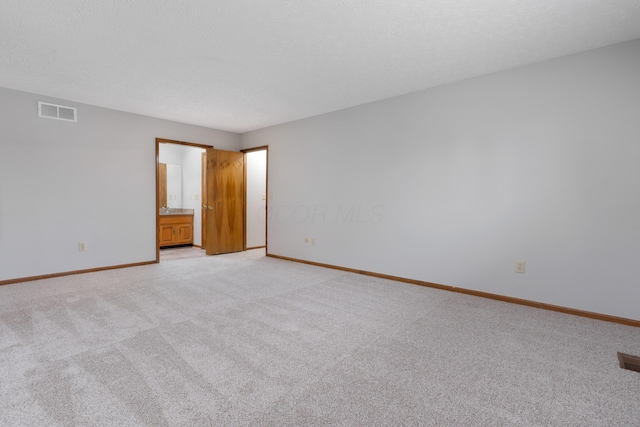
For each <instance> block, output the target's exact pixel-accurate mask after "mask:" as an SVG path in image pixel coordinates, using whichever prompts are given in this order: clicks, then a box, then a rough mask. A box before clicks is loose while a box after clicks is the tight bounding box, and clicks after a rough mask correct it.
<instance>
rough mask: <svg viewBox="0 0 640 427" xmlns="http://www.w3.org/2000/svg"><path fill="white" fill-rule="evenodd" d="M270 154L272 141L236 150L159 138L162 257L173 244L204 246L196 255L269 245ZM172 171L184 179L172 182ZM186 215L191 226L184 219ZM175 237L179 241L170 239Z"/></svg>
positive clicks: (158, 234)
mask: <svg viewBox="0 0 640 427" xmlns="http://www.w3.org/2000/svg"><path fill="white" fill-rule="evenodd" d="M267 153H268V146H263V147H257V148H253V149H248V150H242V151H241V152H233V151H224V150H214V148H213V147H211V146H207V145H202V144H195V143H190V142H184V141H176V140H169V139H163V138H156V201H157V203H156V204H157V206H156V207H157V209H156V248H157V250H156V262H160V248H161V247H172V248H174V247H178V245H175V246H173V245H172V244H173V243H182V246H179V247H178V249H182V250H183V251H184V252H185V253H186V252H188V251H187V249H189V250H190V249H191V248H193V250H195V251H199V252H198V255H194V256H199V255H201V254H204V252H205V250H206V254H207V255H214V254H221V253H227V252H236V251H242V250H247V249H257V248H266V247H267V203H268V199H269V193H268V178H267V176H268V172H267V169H268V162H267ZM171 176H178V177H180V178H181V181H179V182H178V183H175V182H173V183H169V182H168V180H169V179H170V177H171ZM182 211H185V212H182ZM182 214H184V215H186V216H184V217H182V218H184V219H186V220H191V218H192V219H193V221H192V222H190V225H185V224H182V223H180V224H178V222H180V217H181V215H182ZM189 215H192V217H191V218H189ZM169 216H170V218H168V217H169ZM168 222H170V224H168ZM189 227H190V228H189ZM173 236H177V240H179V242H178V241H176V242H172V241H171V240H166V239H171V238H172V237H173ZM189 239H191V240H189ZM265 252H266V249H265ZM163 253H166V251H163ZM192 253H193V252H192ZM183 257H187V256H178V258H183ZM163 259H164V258H163ZM166 259H171V257H166Z"/></svg>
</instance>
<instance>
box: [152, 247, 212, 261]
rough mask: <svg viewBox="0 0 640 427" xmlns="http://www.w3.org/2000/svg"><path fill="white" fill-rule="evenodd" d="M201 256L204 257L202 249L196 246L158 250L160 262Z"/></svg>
mask: <svg viewBox="0 0 640 427" xmlns="http://www.w3.org/2000/svg"><path fill="white" fill-rule="evenodd" d="M202 256H206V254H205V251H204V249H201V248H198V247H196V246H175V247H170V248H161V249H160V262H163V261H170V260H173V259H185V258H196V257H202Z"/></svg>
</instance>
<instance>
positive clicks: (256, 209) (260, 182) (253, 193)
mask: <svg viewBox="0 0 640 427" xmlns="http://www.w3.org/2000/svg"><path fill="white" fill-rule="evenodd" d="M246 165H247V219H246V221H247V247H248V248H253V247H257V246H264V245H265V244H266V226H267V224H266V219H267V215H266V209H265V208H266V194H267V150H260V151H250V152H248V153H247V156H246Z"/></svg>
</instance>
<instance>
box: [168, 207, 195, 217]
mask: <svg viewBox="0 0 640 427" xmlns="http://www.w3.org/2000/svg"><path fill="white" fill-rule="evenodd" d="M170 215H193V209H183V208H171V209H169V211H168V212H167V211H165V210H164V209H160V216H170Z"/></svg>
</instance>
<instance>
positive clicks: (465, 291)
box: [267, 254, 640, 327]
mask: <svg viewBox="0 0 640 427" xmlns="http://www.w3.org/2000/svg"><path fill="white" fill-rule="evenodd" d="M267 256H268V257H272V258H278V259H282V260H285V261H293V262H300V263H303V264H309V265H315V266H318V267H325V268H331V269H334V270H341V271H348V272H350V273H357V274H364V275H365V276H372V277H379V278H382V279H389V280H395V281H396V282H404V283H410V284H413V285H419V286H426V287H429V288H436V289H442V290H445V291H451V292H458V293H461V294H467V295H473V296H476V297H482V298H489V299H493V300H498V301H504V302H509V303H512V304H519V305H526V306H529V307H535V308H541V309H543V310H550V311H557V312H560V313H565V314H572V315H574V316H581V317H588V318H590V319H597V320H603V321H605V322H613V323H620V324H622V325H627V326H635V327H640V320H634V319H627V318H625V317H617V316H611V315H608V314H601V313H593V312H591V311H584V310H578V309H575V308H568V307H562V306H559V305H553V304H546V303H543V302H537V301H530V300H526V299H521V298H514V297H508V296H504V295H499V294H492V293H489V292H482V291H474V290H471V289H464V288H457V287H455V286H449V285H441V284H439V283H431V282H424V281H422V280H415V279H407V278H406V277H398V276H391V275H389V274H380V273H374V272H371V271H365V270H357V269H355V268H348V267H340V266H336V265H331V264H323V263H320V262H314V261H306V260H303V259H297V258H290V257H286V256H281V255H273V254H267Z"/></svg>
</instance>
